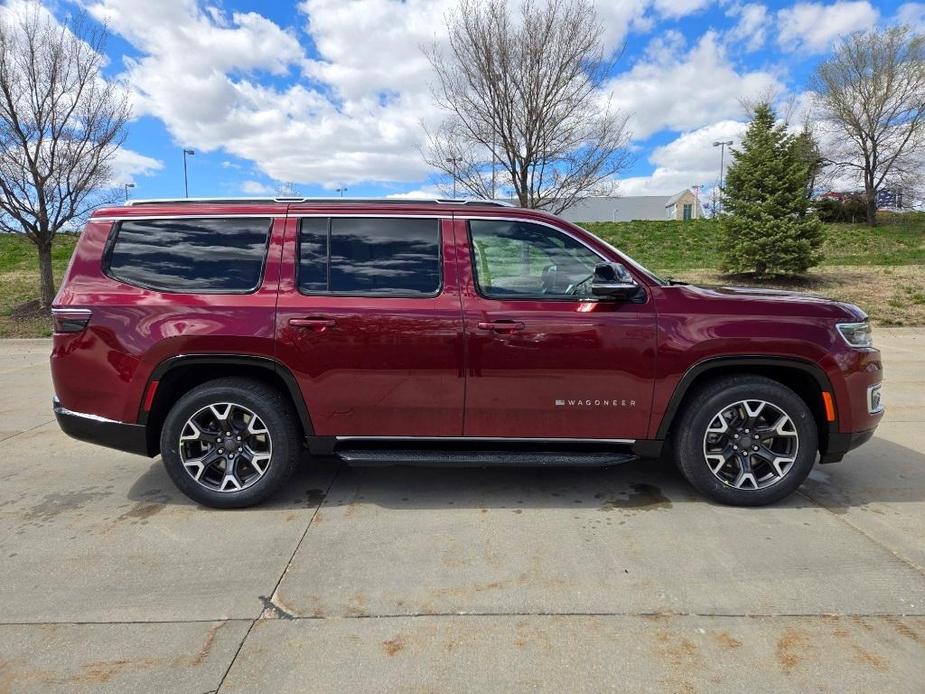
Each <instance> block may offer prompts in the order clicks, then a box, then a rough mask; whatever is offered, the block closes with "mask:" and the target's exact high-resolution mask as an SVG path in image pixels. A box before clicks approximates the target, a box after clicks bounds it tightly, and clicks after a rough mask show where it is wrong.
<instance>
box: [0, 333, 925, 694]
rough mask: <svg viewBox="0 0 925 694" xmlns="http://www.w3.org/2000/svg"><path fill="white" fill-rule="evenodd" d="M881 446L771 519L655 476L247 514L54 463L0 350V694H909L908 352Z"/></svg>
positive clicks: (23, 376)
mask: <svg viewBox="0 0 925 694" xmlns="http://www.w3.org/2000/svg"><path fill="white" fill-rule="evenodd" d="M876 339H877V341H878V343H879V345H880V347H881V349H882V350H883V353H884V361H885V364H886V381H887V383H886V388H885V394H886V402H887V407H888V413H887V415H886V417H885V421H884V422H883V424H882V425H881V427H880V429H879V430H878V433H877V436H876V437H875V439H874V440H873V441H872V442H870V443H869V444H867V445H866V446H865V447H863V448H861V449H860V450H858V451H856V452H854V453H851V454H849V456H848V458H847V459H846V461H845V462H843V463H840V464H837V465H830V466H824V467H819V466H817V468H816V469H815V470H814V472H813V473H812V475H811V477H810V479H809V480H808V481H807V483H806V484H804V486H803V488H802V489H801V492H800V493H799V494H798V495H795V496H794V497H792V498H791V499H789V500H787V501H786V502H785V503H782V504H779V505H777V506H774V507H771V508H764V509H751V510H750V509H733V508H726V507H721V506H715V505H713V504H710V503H709V502H706V501H704V500H702V499H700V498H699V497H698V496H697V495H696V494H695V493H693V492H692V490H691V489H690V488H689V487H688V486H687V485H686V484H685V483H684V482H683V481H682V480H681V479H680V477H679V476H678V475H677V474H676V473H675V471H674V470H673V469H671V468H670V467H667V466H664V465H659V464H657V463H652V462H639V463H632V464H628V465H624V466H619V467H614V468H609V469H602V470H586V469H559V470H554V469H497V470H446V469H440V470H436V469H413V468H366V469H351V468H345V467H340V466H337V465H335V464H333V463H329V462H325V463H321V464H316V465H314V466H306V468H305V469H304V470H303V471H301V472H300V473H299V474H298V475H297V476H296V478H295V479H294V481H293V484H292V486H291V488H290V490H289V491H288V492H287V493H286V494H283V495H282V496H281V497H280V498H278V499H276V500H274V501H273V502H272V503H270V504H267V505H265V506H262V507H259V508H255V509H247V510H243V511H216V510H211V509H205V508H201V507H197V506H196V505H194V504H192V503H191V502H189V501H188V500H187V499H186V498H185V497H183V496H182V495H180V494H179V493H178V492H177V491H176V490H175V489H174V488H173V485H172V484H171V483H170V481H169V479H168V478H167V475H166V474H165V473H164V471H163V469H162V467H161V464H160V461H159V460H157V461H150V460H146V459H144V458H140V457H135V456H131V455H126V454H121V453H118V452H115V451H109V450H107V449H103V448H98V447H94V446H90V445H87V444H82V443H79V442H76V441H73V440H71V439H68V438H67V437H65V436H64V435H63V434H62V433H61V432H60V431H59V430H58V429H57V426H56V425H55V424H54V423H53V421H52V419H53V418H52V416H51V413H50V402H49V401H50V397H51V386H50V380H49V376H48V368H47V354H48V351H49V343H48V342H47V341H45V340H23V341H5V342H0V442H2V443H3V444H4V446H5V455H4V456H2V457H0V587H2V590H0V692H7V691H14V692H18V691H35V690H60V691H94V692H96V691H118V692H126V691H179V692H206V691H213V690H220V691H223V692H225V691H228V692H232V691H248V692H250V691H274V692H275V691H293V692H295V691H338V690H341V691H349V690H364V691H471V690H498V691H507V690H524V689H540V690H559V691H561V690H568V691H600V690H608V689H620V690H630V691H633V690H640V691H717V690H726V691H740V690H742V689H745V688H748V689H750V690H754V691H769V692H770V691H775V692H779V691H806V690H809V689H819V690H822V691H861V690H870V689H874V688H879V689H881V690H885V691H909V692H920V691H922V689H923V686H925V539H923V538H925V330H918V329H892V330H891V329H880V330H878V331H877V332H876Z"/></svg>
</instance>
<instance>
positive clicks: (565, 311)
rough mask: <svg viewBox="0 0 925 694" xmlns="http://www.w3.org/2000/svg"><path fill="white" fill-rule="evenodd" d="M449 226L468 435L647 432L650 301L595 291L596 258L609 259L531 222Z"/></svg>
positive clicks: (581, 435)
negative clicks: (603, 297) (601, 296)
mask: <svg viewBox="0 0 925 694" xmlns="http://www.w3.org/2000/svg"><path fill="white" fill-rule="evenodd" d="M456 233H457V238H458V239H459V243H460V252H459V258H460V261H459V266H460V279H461V285H462V288H463V307H464V314H465V330H466V348H467V385H466V424H465V433H466V435H467V436H477V437H491V438H494V437H505V438H507V437H512V438H538V439H559V438H578V439H636V438H644V437H645V436H646V428H647V426H648V421H649V408H650V406H651V400H652V384H653V377H654V369H655V338H656V330H655V312H654V310H653V306H652V302H651V301H647V302H646V303H638V304H637V303H630V302H619V301H597V300H595V299H594V298H593V297H592V296H591V292H590V277H591V274H592V272H593V270H594V266H595V265H596V264H597V263H599V262H602V261H603V260H614V258H605V257H604V256H603V255H602V254H601V253H599V252H598V251H595V250H593V249H591V248H590V247H588V246H587V245H585V244H584V243H583V242H582V241H580V240H578V239H577V238H575V237H573V236H571V235H569V234H568V233H566V232H565V231H563V230H561V229H558V228H556V227H554V226H551V225H548V224H543V223H539V222H531V221H523V220H517V219H510V220H508V219H497V218H493V219H469V220H467V221H460V222H458V223H457V226H456ZM464 254H465V255H464ZM466 256H468V257H466Z"/></svg>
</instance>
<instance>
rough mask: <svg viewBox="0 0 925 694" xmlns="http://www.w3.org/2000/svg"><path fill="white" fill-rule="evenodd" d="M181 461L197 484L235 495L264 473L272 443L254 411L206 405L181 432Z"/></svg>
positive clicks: (231, 405)
mask: <svg viewBox="0 0 925 694" xmlns="http://www.w3.org/2000/svg"><path fill="white" fill-rule="evenodd" d="M179 443H180V445H179V451H180V461H181V463H182V464H183V469H184V470H186V472H187V474H189V476H190V477H192V478H193V480H195V481H196V482H197V483H198V484H200V485H202V486H203V487H205V488H207V489H210V490H212V491H216V492H237V491H240V490H242V489H247V488H248V487H250V486H252V485H254V484H255V483H256V482H257V481H259V480H260V479H261V478H262V477H263V476H264V475H265V474H266V472H267V470H268V469H269V467H270V463H271V461H272V457H273V442H272V439H271V438H270V432H269V430H268V429H267V427H266V425H265V424H264V423H263V420H262V419H260V417H258V416H257V415H256V414H255V413H254V411H253V410H251V409H249V408H247V407H244V406H243V405H239V404H237V403H232V402H220V403H213V404H211V405H207V406H205V407H203V408H202V409H200V410H198V411H197V412H196V413H195V414H193V416H191V417H190V418H189V419H187V420H186V423H185V424H184V425H183V429H182V431H181V432H180V442H179Z"/></svg>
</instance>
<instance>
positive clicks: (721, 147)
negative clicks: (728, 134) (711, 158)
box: [713, 140, 732, 205]
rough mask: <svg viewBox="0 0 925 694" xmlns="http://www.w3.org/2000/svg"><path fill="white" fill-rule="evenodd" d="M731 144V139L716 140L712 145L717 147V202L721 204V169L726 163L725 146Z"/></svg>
mask: <svg viewBox="0 0 925 694" xmlns="http://www.w3.org/2000/svg"><path fill="white" fill-rule="evenodd" d="M727 145H728V146H731V145H732V140H717V141H716V142H714V143H713V146H714V147H719V203H720V205H722V204H723V170H724V169H725V164H726V147H727Z"/></svg>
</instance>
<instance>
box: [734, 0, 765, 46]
mask: <svg viewBox="0 0 925 694" xmlns="http://www.w3.org/2000/svg"><path fill="white" fill-rule="evenodd" d="M727 14H728V15H729V16H732V17H738V22H737V23H736V25H735V26H734V27H733V28H732V29H730V30H729V31H728V32H726V40H727V41H730V42H731V43H741V44H742V46H743V47H744V48H745V50H746V51H747V52H754V51H757V50H759V49H761V48H762V47H763V46H764V44H765V41H766V40H767V27H768V24H770V19H769V17H768V8H767V7H765V6H764V5H761V4H758V3H754V2H750V3H748V4H746V5H738V4H736V5H733V6H732V7H731V8H730V9H729V11H728V12H727Z"/></svg>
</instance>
